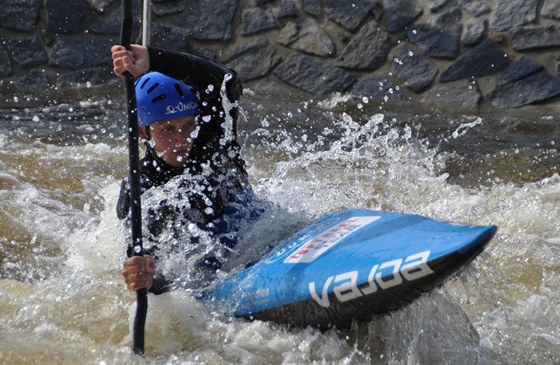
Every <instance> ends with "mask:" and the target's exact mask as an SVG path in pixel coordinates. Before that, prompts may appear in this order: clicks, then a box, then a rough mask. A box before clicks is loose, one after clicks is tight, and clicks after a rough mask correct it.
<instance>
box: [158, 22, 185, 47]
mask: <svg viewBox="0 0 560 365" xmlns="http://www.w3.org/2000/svg"><path fill="white" fill-rule="evenodd" d="M151 33H152V34H151V37H150V38H151V39H150V41H151V42H150V45H151V46H152V47H155V48H163V49H169V50H172V51H180V52H185V51H188V50H189V39H190V33H189V32H188V31H187V30H186V29H183V28H179V27H176V26H173V25H162V24H157V23H154V24H153V26H152V32H151Z"/></svg>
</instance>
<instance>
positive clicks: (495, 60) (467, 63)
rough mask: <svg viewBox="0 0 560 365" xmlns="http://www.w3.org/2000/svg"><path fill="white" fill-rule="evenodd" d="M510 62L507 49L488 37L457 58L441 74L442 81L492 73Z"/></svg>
mask: <svg viewBox="0 0 560 365" xmlns="http://www.w3.org/2000/svg"><path fill="white" fill-rule="evenodd" d="M509 64H510V58H509V57H508V55H507V54H506V51H504V50H503V49H502V47H500V46H499V45H498V44H497V43H496V42H494V41H492V40H490V39H487V40H485V41H484V42H482V43H481V44H479V45H478V46H476V47H474V48H471V49H470V50H468V51H467V52H465V53H463V54H462V55H461V56H460V57H459V58H457V59H456V60H455V61H454V62H453V63H452V64H451V65H449V66H448V67H447V68H446V69H445V70H444V71H443V73H442V74H441V77H440V80H441V81H442V82H450V81H455V80H459V79H464V78H469V77H482V76H488V75H492V74H494V73H497V72H499V71H501V70H503V69H505V68H506V67H507V66H509Z"/></svg>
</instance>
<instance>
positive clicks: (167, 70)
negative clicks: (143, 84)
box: [148, 48, 242, 102]
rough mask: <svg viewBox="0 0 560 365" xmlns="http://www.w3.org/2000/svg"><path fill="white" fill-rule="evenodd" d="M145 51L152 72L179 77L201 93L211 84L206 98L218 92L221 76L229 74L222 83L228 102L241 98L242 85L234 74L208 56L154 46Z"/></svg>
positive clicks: (222, 78)
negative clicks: (211, 89)
mask: <svg viewBox="0 0 560 365" xmlns="http://www.w3.org/2000/svg"><path fill="white" fill-rule="evenodd" d="M148 51H149V55H150V69H151V70H152V71H158V72H161V73H163V74H166V75H169V76H171V77H173V78H176V79H179V80H183V81H184V82H185V83H187V84H189V85H192V86H194V87H195V88H197V89H198V90H199V92H201V93H203V94H204V93H205V91H207V90H208V86H209V85H212V87H213V91H211V92H209V93H208V94H207V95H208V96H210V97H212V96H215V95H217V94H219V92H220V87H221V85H222V82H223V80H224V76H225V75H226V74H230V75H231V79H230V80H229V81H228V83H227V84H226V90H227V96H228V98H229V99H230V101H231V102H235V101H237V100H239V98H240V97H241V94H242V87H241V82H240V80H239V79H238V78H237V73H236V72H235V71H234V70H232V69H230V68H227V67H226V66H224V65H222V64H220V63H218V62H216V61H214V60H212V59H210V58H207V57H204V56H200V55H195V54H192V53H183V52H174V51H168V50H162V49H157V48H148Z"/></svg>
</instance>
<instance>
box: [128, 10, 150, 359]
mask: <svg viewBox="0 0 560 365" xmlns="http://www.w3.org/2000/svg"><path fill="white" fill-rule="evenodd" d="M122 5H123V21H122V28H121V45H122V46H124V47H126V48H127V49H130V40H131V38H132V17H133V15H132V0H123V2H122ZM124 86H125V92H126V95H125V96H126V104H127V115H128V150H129V183H130V198H131V199H130V200H131V204H130V214H131V227H132V242H131V243H130V244H131V245H132V250H128V251H129V252H132V254H133V255H134V256H143V255H144V248H143V246H142V209H141V204H140V194H141V191H140V163H139V156H138V154H139V153H138V114H137V112H136V109H137V108H136V95H135V93H134V77H133V76H132V75H131V74H130V73H129V72H126V73H125V75H124ZM147 294H148V293H147V289H140V290H138V291H137V292H136V316H135V318H134V327H133V333H132V336H133V348H132V349H133V351H134V353H135V354H138V355H143V354H144V328H145V324H146V314H147V312H148V296H147Z"/></svg>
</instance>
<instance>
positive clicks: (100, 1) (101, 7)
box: [89, 0, 115, 13]
mask: <svg viewBox="0 0 560 365" xmlns="http://www.w3.org/2000/svg"><path fill="white" fill-rule="evenodd" d="M113 2H115V0H89V3H90V4H91V8H92V9H93V10H95V11H96V12H98V13H104V12H105V11H106V10H107V8H108V7H109V6H111V4H112V3H113Z"/></svg>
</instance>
